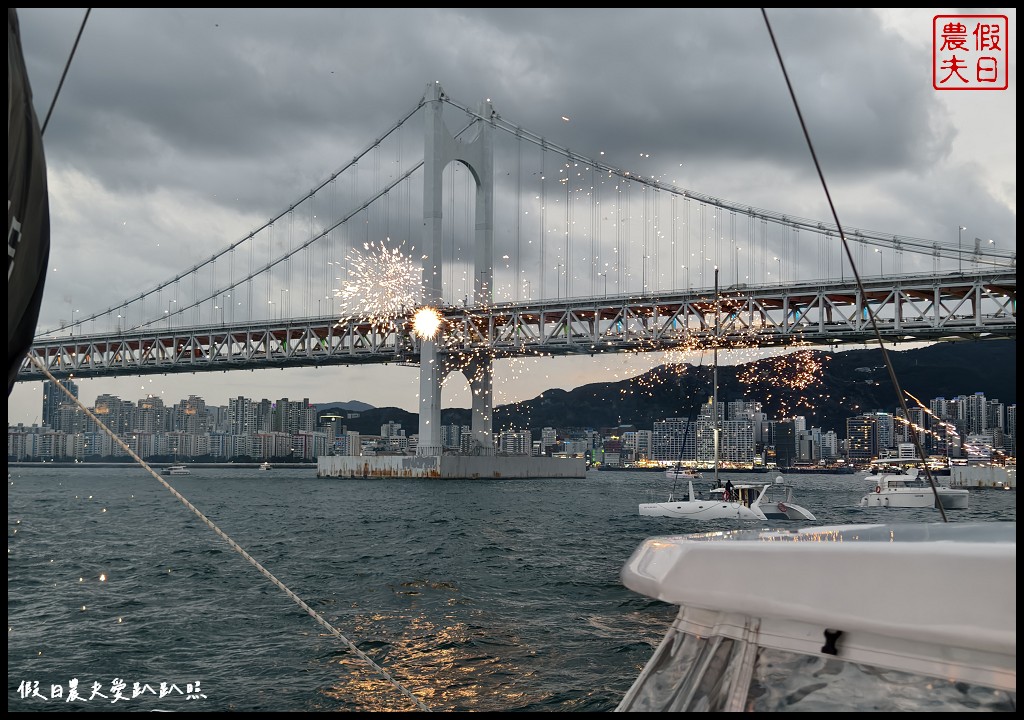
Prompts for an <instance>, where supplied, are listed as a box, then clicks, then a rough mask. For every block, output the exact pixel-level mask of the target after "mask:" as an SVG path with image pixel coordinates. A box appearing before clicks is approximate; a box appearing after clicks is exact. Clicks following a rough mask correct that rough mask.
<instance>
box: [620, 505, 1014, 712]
mask: <svg viewBox="0 0 1024 720" xmlns="http://www.w3.org/2000/svg"><path fill="white" fill-rule="evenodd" d="M1016 575H1017V523H1015V522H990V523H954V524H948V523H906V524H878V525H869V524H860V525H832V526H818V527H807V528H799V529H794V530H733V531H728V532H715V533H699V534H691V535H675V536H668V537H653V538H649V539H647V540H645V541H644V542H643V544H641V545H640V547H639V548H637V550H636V551H635V552H634V553H633V555H632V557H631V558H630V559H629V561H628V562H627V563H626V564H625V565H624V566H623V568H622V570H621V578H622V582H623V583H624V584H625V586H626V587H628V588H629V589H631V590H633V591H635V592H637V593H639V594H641V595H644V596H647V597H650V598H653V599H656V600H660V601H662V602H665V603H670V604H673V605H678V606H679V609H678V612H677V614H676V617H675V620H674V621H673V623H672V625H671V626H670V627H669V628H668V630H667V632H666V634H665V635H664V637H663V638H662V640H661V642H660V644H659V645H658V646H657V648H656V649H655V650H654V653H653V655H652V656H651V658H650V659H649V661H648V662H647V664H646V665H645V667H644V668H643V670H642V671H641V673H640V675H639V677H638V678H637V679H636V680H635V681H634V683H633V685H632V687H631V688H630V689H629V691H628V692H627V693H626V694H625V696H624V697H623V699H622V701H621V702H620V703H619V705H618V706H617V707H616V709H615V710H616V712H834V711H835V710H836V709H837V708H839V709H842V710H846V711H853V712H870V711H875V712H906V711H915V710H916V711H928V712H976V711H1005V712H1013V711H1015V710H1016V706H1017V592H1016ZM936 598H941V601H936Z"/></svg>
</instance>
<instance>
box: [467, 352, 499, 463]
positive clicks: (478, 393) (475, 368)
mask: <svg viewBox="0 0 1024 720" xmlns="http://www.w3.org/2000/svg"><path fill="white" fill-rule="evenodd" d="M462 374H463V375H465V376H466V379H467V380H469V389H470V391H471V392H472V394H473V412H472V422H471V425H470V429H471V430H472V433H473V454H474V455H494V360H493V359H492V358H490V357H486V358H478V357H474V358H473V360H471V361H470V362H469V363H468V364H467V365H465V366H463V368H462Z"/></svg>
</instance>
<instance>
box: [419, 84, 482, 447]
mask: <svg viewBox="0 0 1024 720" xmlns="http://www.w3.org/2000/svg"><path fill="white" fill-rule="evenodd" d="M443 99H444V90H443V89H442V88H441V85H440V84H439V83H430V84H428V85H427V90H426V93H425V95H424V102H425V110H424V113H425V118H424V124H425V127H426V138H425V142H424V151H423V243H422V247H423V248H424V251H425V252H424V254H425V255H426V256H427V257H426V259H425V260H424V264H423V274H424V278H423V288H424V290H423V292H424V297H423V302H424V304H425V305H432V304H437V305H438V307H440V303H441V301H442V299H443V286H442V278H443V277H444V275H443V273H442V267H441V263H442V258H443V257H444V256H443V254H442V247H441V219H442V216H443V212H442V203H441V201H442V195H443V183H442V181H441V180H442V173H443V172H444V169H445V168H446V167H447V166H448V164H449V163H452V162H461V163H462V164H463V165H465V166H466V168H467V169H468V170H469V171H470V173H471V174H472V176H473V179H474V180H475V181H476V227H475V232H474V241H473V242H474V245H473V270H474V272H473V278H474V280H473V287H474V299H475V301H476V303H477V304H478V305H479V304H482V303H485V302H488V301H489V300H490V297H489V295H490V293H491V292H492V278H493V275H494V265H493V255H494V139H493V131H494V128H493V125H492V124H491V122H490V120H491V118H492V117H493V114H494V108H493V107H492V105H491V103H490V102H488V101H485V102H483V103H481V105H480V111H479V115H480V117H481V118H483V120H481V121H479V122H477V124H476V133H475V135H473V136H472V137H471V138H468V139H466V140H461V139H456V138H454V137H452V134H451V133H450V132H449V131H448V128H447V126H446V125H445V124H444V117H443V108H444V105H443V102H442V101H443ZM461 365H462V367H461V371H462V372H463V374H465V376H466V379H467V380H468V381H469V385H470V389H471V390H472V396H473V409H472V423H471V429H472V433H473V440H474V445H475V447H476V448H477V450H478V452H479V454H481V455H493V454H494V433H493V426H494V389H493V385H492V377H493V361H492V360H491V358H473V359H472V360H471V362H469V363H468V364H467V363H462V364H461ZM451 371H452V363H450V362H449V361H448V355H447V353H441V352H439V351H438V344H437V342H436V341H435V340H423V341H421V344H420V405H419V407H420V427H419V444H418V446H417V449H416V454H417V455H418V456H435V455H441V452H442V449H443V448H442V446H441V383H442V382H443V381H444V379H445V377H447V375H448V373H449V372H451Z"/></svg>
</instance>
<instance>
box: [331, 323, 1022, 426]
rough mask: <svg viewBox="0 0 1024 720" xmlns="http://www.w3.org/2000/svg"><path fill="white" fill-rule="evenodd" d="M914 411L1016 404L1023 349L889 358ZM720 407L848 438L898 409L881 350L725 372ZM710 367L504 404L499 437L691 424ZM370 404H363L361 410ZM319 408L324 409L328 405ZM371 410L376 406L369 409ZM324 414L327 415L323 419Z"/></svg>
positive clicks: (989, 343) (374, 413) (959, 346)
mask: <svg viewBox="0 0 1024 720" xmlns="http://www.w3.org/2000/svg"><path fill="white" fill-rule="evenodd" d="M888 354H889V358H890V360H891V361H892V364H893V369H894V372H895V374H896V377H897V378H898V379H899V382H900V387H901V389H902V390H903V391H904V392H905V393H907V395H908V396H907V398H906V401H907V406H908V407H909V408H913V407H916V406H917V404H918V403H917V401H915V399H914V398H917V399H918V400H920V402H922V403H924V404H925V406H926V407H927V403H928V402H929V401H930V400H931V399H933V398H936V397H945V398H953V397H957V396H960V395H973V394H974V393H978V392H980V393H983V394H984V395H985V397H986V399H987V400H990V401H991V400H998V401H1000V402H1002V403H1004V404H1005V405H1011V404H1016V397H1017V382H1016V341H1015V340H1003V339H999V340H981V341H964V342H940V343H934V344H932V345H929V346H926V347H923V348H914V349H911V350H903V351H897V350H889V351H888ZM718 376H719V377H718V386H719V390H718V399H719V401H720V402H725V403H728V402H731V401H734V400H740V399H744V400H748V401H756V402H761V404H762V409H763V411H764V412H765V413H767V415H768V417H769V418H771V419H777V418H781V417H793V416H794V415H802V416H804V417H806V418H807V424H808V426H809V427H820V428H822V429H823V430H826V431H828V430H835V431H836V432H837V433H838V434H840V435H844V436H845V433H846V426H845V423H846V418H848V417H853V416H855V415H858V414H860V413H863V412H871V411H875V410H879V411H883V412H895V411H896V410H897V409H898V408H899V402H898V400H897V399H896V395H895V388H894V387H893V384H892V381H891V379H890V377H889V373H888V370H887V368H886V366H885V361H884V357H883V355H882V351H881V349H879V348H865V349H857V350H846V351H828V350H818V349H807V350H794V351H793V352H791V353H788V354H786V355H783V356H780V357H778V358H765V359H762V360H755V361H752V362H749V363H743V364H739V365H725V366H723V365H720V366H719V368H718ZM712 384H713V381H712V368H711V367H710V366H707V365H698V366H693V365H689V364H684V365H659V366H657V367H655V368H653V369H651V370H649V371H648V372H646V373H642V374H640V375H637V376H635V377H632V378H627V379H625V380H619V381H611V382H604V383H589V384H587V385H581V386H579V387H577V388H574V389H572V390H563V389H560V388H552V389H550V390H546V391H544V392H543V393H541V394H540V395H538V396H536V397H534V398H531V399H529V400H524V401H521V402H518V403H512V404H507V405H499V406H497V407H495V411H494V430H495V432H499V431H501V430H506V429H524V428H529V429H531V430H537V429H539V428H543V427H555V428H580V427H583V428H594V429H600V428H611V427H616V426H618V425H634V426H636V427H637V428H639V429H651V428H652V426H653V423H654V421H656V420H663V419H665V418H668V417H682V418H688V417H690V416H691V414H695V413H696V412H697V408H698V407H699V406H700V405H701V404H703V403H705V402H707V401H708V399H709V398H710V396H711V393H712ZM363 404H364V405H365V403H363ZM325 405H326V404H325V403H318V404H317V407H318V409H319V408H320V407H323V406H325ZM370 407H372V406H370ZM359 412H360V416H359V417H358V418H353V419H351V420H349V421H348V422H347V423H346V424H347V426H348V428H349V429H350V430H358V431H359V432H360V433H364V434H377V433H378V432H379V431H380V426H381V425H384V424H386V423H387V422H389V421H394V422H397V423H400V424H401V425H402V427H403V428H404V429H405V431H406V433H407V434H413V433H415V432H417V430H418V424H419V416H418V415H417V414H416V413H412V412H409V411H406V410H402V409H400V408H393V407H391V408H387V407H385V408H372V409H366V410H361V411H359ZM318 414H319V413H318ZM441 422H442V424H445V425H448V424H459V425H469V424H470V410H469V409H465V408H447V409H443V410H442V411H441Z"/></svg>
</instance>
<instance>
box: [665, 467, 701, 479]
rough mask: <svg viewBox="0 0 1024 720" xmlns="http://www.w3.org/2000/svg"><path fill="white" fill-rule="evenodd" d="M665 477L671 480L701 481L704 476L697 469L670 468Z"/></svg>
mask: <svg viewBox="0 0 1024 720" xmlns="http://www.w3.org/2000/svg"><path fill="white" fill-rule="evenodd" d="M665 477H666V478H668V479H669V480H700V479H701V478H703V477H704V476H703V475H701V474H700V471H699V470H697V469H695V468H684V467H678V466H676V467H670V468H669V469H668V470H666V471H665Z"/></svg>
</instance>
